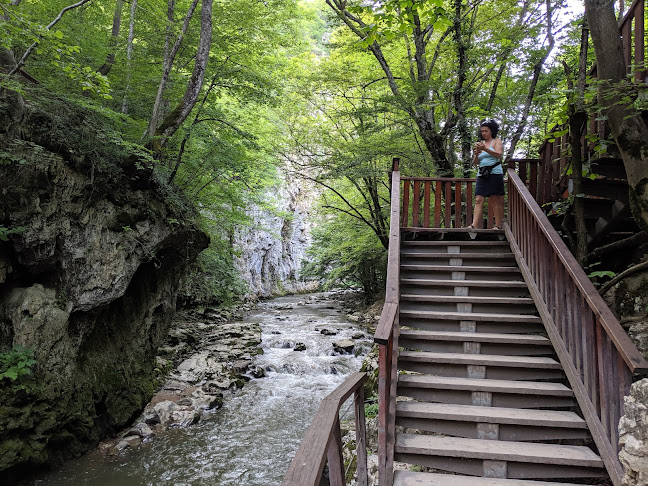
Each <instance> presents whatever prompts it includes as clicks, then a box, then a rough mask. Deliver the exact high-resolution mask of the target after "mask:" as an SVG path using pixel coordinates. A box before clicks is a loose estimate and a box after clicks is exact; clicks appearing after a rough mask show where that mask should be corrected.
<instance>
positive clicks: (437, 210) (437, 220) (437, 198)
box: [434, 181, 443, 228]
mask: <svg viewBox="0 0 648 486" xmlns="http://www.w3.org/2000/svg"><path fill="white" fill-rule="evenodd" d="M442 199H443V195H442V194H441V181H436V184H435V187H434V227H435V228H440V227H441V200H442Z"/></svg>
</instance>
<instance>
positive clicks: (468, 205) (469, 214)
mask: <svg viewBox="0 0 648 486" xmlns="http://www.w3.org/2000/svg"><path fill="white" fill-rule="evenodd" d="M472 185H473V183H472V181H468V182H467V183H466V226H468V225H469V224H471V223H472V220H473V217H472V207H473V195H472Z"/></svg>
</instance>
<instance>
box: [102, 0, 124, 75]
mask: <svg viewBox="0 0 648 486" xmlns="http://www.w3.org/2000/svg"><path fill="white" fill-rule="evenodd" d="M123 8H124V0H117V6H116V7H115V16H114V17H113V26H112V33H111V35H110V52H108V54H107V55H106V60H105V61H104V63H103V66H101V67H100V68H99V69H97V72H98V73H99V74H101V75H102V76H105V75H106V74H108V73H109V72H110V69H111V68H112V67H113V64H115V50H116V49H117V41H118V39H119V30H120V29H121V16H122V10H123Z"/></svg>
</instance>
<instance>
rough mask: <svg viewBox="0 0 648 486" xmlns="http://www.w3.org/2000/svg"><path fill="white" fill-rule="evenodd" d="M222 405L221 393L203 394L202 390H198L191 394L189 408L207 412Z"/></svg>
mask: <svg viewBox="0 0 648 486" xmlns="http://www.w3.org/2000/svg"><path fill="white" fill-rule="evenodd" d="M222 404H223V394H222V393H216V394H214V393H205V391H204V390H202V389H200V388H199V389H198V390H196V391H194V392H193V393H192V394H191V406H192V407H193V408H196V409H205V410H209V409H212V408H218V407H220V406H221V405H222Z"/></svg>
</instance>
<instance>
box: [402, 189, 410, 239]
mask: <svg viewBox="0 0 648 486" xmlns="http://www.w3.org/2000/svg"><path fill="white" fill-rule="evenodd" d="M409 189H410V181H408V180H405V181H403V216H402V217H401V226H402V227H403V228H407V225H408V222H409Z"/></svg>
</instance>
